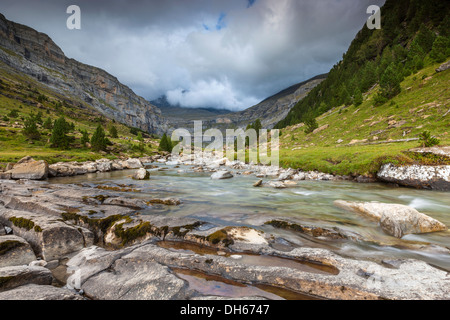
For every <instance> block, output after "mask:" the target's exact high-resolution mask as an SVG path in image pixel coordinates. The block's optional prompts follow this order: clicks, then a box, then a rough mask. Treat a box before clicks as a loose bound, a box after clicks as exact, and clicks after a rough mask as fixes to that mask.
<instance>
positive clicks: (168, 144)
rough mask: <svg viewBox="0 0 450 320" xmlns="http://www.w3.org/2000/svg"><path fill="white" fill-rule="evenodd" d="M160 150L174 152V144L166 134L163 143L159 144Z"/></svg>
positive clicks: (162, 139)
mask: <svg viewBox="0 0 450 320" xmlns="http://www.w3.org/2000/svg"><path fill="white" fill-rule="evenodd" d="M159 150H160V151H167V152H172V142H171V141H170V139H169V138H168V137H167V135H166V134H165V133H164V134H163V136H162V138H161V141H160V143H159Z"/></svg>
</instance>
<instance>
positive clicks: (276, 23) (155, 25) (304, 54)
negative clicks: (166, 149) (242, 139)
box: [0, 0, 385, 111]
mask: <svg viewBox="0 0 450 320" xmlns="http://www.w3.org/2000/svg"><path fill="white" fill-rule="evenodd" d="M384 2H385V0H164V1H161V0H158V1H154V0H131V1H130V0H128V1H125V0H70V1H67V0H1V2H0V12H1V13H2V14H4V15H5V16H6V18H7V19H9V20H12V21H15V22H18V23H21V24H24V25H28V26H30V27H32V28H34V29H36V30H38V31H40V32H43V33H46V34H48V35H49V36H50V37H51V38H52V39H53V41H54V42H55V43H56V44H57V45H58V46H59V47H61V49H62V50H63V51H64V53H65V54H66V56H68V57H69V58H73V59H76V60H78V61H80V62H83V63H86V64H89V65H93V66H96V67H99V68H102V69H104V70H106V71H107V72H109V73H111V74H112V75H114V76H116V77H117V78H118V79H119V81H120V82H122V83H123V84H125V85H127V86H129V87H130V88H131V89H132V90H133V91H134V92H136V93H137V94H139V95H140V96H142V97H144V98H146V99H147V100H154V99H157V98H159V97H160V96H162V95H166V96H167V98H168V100H169V102H170V103H172V104H174V105H180V106H182V107H202V108H218V109H230V110H233V111H237V110H243V109H246V108H249V107H251V106H253V105H255V104H257V103H258V102H260V101H262V100H264V99H265V98H267V97H269V96H271V95H273V94H275V93H277V92H279V91H281V90H283V89H285V88H287V87H289V86H291V85H293V84H295V83H299V82H302V81H304V80H307V79H309V78H312V77H314V76H316V75H318V74H322V73H326V72H328V71H329V70H330V69H331V68H332V67H333V65H334V64H336V63H337V62H339V61H340V60H341V59H342V55H343V53H345V52H346V51H347V49H348V47H349V45H350V43H351V41H352V40H353V38H354V37H355V35H356V34H357V32H358V31H359V30H360V29H361V28H362V27H363V25H364V24H365V22H366V21H367V19H368V18H369V14H367V13H366V11H367V8H368V7H369V6H370V5H378V6H380V7H381V6H382V5H383V4H384ZM69 5H78V6H79V7H80V9H81V29H80V30H69V29H68V28H67V26H66V21H67V19H68V18H69V17H70V14H67V13H66V10H67V7H68V6H69ZM381 14H382V12H381Z"/></svg>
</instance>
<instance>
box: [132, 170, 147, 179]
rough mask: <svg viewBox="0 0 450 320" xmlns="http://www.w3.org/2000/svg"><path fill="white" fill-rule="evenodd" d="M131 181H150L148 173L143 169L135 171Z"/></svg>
mask: <svg viewBox="0 0 450 320" xmlns="http://www.w3.org/2000/svg"><path fill="white" fill-rule="evenodd" d="M133 179H135V180H149V179H150V172H148V171H147V170H145V169H144V168H141V169H139V170H137V171H136V172H135V173H134V175H133Z"/></svg>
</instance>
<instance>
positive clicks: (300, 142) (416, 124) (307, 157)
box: [280, 64, 450, 175]
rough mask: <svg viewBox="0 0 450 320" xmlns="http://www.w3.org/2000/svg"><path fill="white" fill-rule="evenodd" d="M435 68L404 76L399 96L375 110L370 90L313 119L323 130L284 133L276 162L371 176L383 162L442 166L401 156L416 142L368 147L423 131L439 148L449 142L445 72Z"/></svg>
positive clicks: (448, 81) (449, 78) (449, 97)
mask: <svg viewBox="0 0 450 320" xmlns="http://www.w3.org/2000/svg"><path fill="white" fill-rule="evenodd" d="M438 66H439V64H432V65H429V66H427V67H426V68H424V69H422V70H421V71H419V72H418V73H417V74H414V75H411V76H409V77H407V78H406V79H405V80H404V81H403V82H402V85H401V87H402V92H401V93H400V94H399V95H398V96H396V97H394V98H393V99H392V100H390V101H388V102H387V103H386V104H384V105H382V106H374V103H373V98H374V96H375V94H376V92H377V90H378V88H375V89H373V90H372V91H371V92H369V93H366V95H365V99H364V102H363V104H362V105H360V106H358V107H355V106H353V105H351V106H348V107H345V106H341V107H338V108H335V109H333V110H330V111H329V112H327V113H325V114H323V115H322V116H320V117H318V118H317V121H318V124H319V127H321V126H324V125H329V127H328V128H327V129H324V130H323V131H320V132H317V133H315V134H314V133H310V134H305V132H304V129H305V127H302V128H295V126H292V127H288V128H286V129H283V130H282V136H281V137H280V148H281V150H280V164H281V165H282V166H284V167H292V168H300V169H303V170H319V171H323V172H327V173H333V174H340V175H350V174H354V175H356V174H365V175H369V174H375V173H376V172H377V171H378V170H379V168H380V165H381V164H383V163H386V162H394V163H399V164H402V163H423V164H442V163H445V164H447V162H446V161H447V160H445V159H444V160H443V159H432V157H431V158H430V157H429V156H428V157H422V158H417V157H414V156H412V155H411V154H408V153H405V152H406V151H407V150H409V149H411V148H414V147H418V146H419V141H413V142H401V143H382V144H372V145H368V144H369V143H378V142H381V141H389V140H399V139H411V138H419V135H420V133H422V132H423V131H425V130H428V131H430V132H431V133H432V134H433V135H434V136H436V137H437V138H438V139H439V140H440V145H442V146H444V145H449V144H450V136H449V130H450V120H449V119H450V114H447V115H446V116H445V117H444V116H443V115H444V114H445V113H446V112H447V111H448V110H449V109H450V103H449V102H450V94H449V84H450V73H449V72H450V71H449V70H447V71H444V72H441V73H436V72H435V69H436V68H437V67H438ZM429 77H431V78H429ZM394 121H395V123H394ZM389 122H390V123H391V124H389ZM338 140H342V142H341V143H338V142H337V141H338ZM353 140H358V141H357V142H355V141H353ZM352 141H353V144H352V145H350V143H351V142H352Z"/></svg>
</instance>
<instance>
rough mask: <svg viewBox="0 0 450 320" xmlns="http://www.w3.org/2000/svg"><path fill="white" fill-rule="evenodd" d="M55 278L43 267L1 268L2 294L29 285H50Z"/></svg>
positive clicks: (0, 285)
mask: <svg viewBox="0 0 450 320" xmlns="http://www.w3.org/2000/svg"><path fill="white" fill-rule="evenodd" d="M52 281H53V276H52V273H51V272H50V270H48V269H46V268H43V267H28V266H14V267H5V268H0V292H4V291H7V290H11V289H14V288H17V287H20V286H23V285H27V284H39V285H50V284H52Z"/></svg>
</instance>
